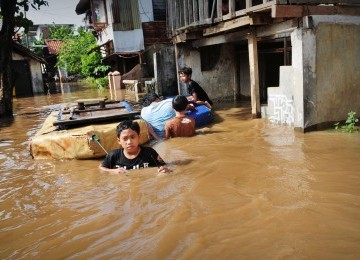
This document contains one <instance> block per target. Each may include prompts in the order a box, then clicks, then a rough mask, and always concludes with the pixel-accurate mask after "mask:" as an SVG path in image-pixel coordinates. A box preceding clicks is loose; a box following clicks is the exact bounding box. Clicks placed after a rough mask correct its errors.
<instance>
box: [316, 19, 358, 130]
mask: <svg viewBox="0 0 360 260" xmlns="http://www.w3.org/2000/svg"><path fill="white" fill-rule="evenodd" d="M316 30H317V34H316V36H317V37H316V45H317V46H318V48H317V57H316V68H317V71H316V74H317V83H316V97H317V109H316V110H314V111H312V113H311V114H310V115H309V121H311V122H314V123H322V122H327V121H339V120H343V119H345V118H346V117H347V113H348V112H350V111H355V112H356V113H357V115H358V116H360V25H351V24H328V23H320V24H319V25H318V26H317V29H316Z"/></svg>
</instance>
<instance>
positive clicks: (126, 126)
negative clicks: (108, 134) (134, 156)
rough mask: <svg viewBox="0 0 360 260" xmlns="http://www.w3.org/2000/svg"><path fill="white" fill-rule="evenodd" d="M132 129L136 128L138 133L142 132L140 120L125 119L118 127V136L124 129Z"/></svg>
mask: <svg viewBox="0 0 360 260" xmlns="http://www.w3.org/2000/svg"><path fill="white" fill-rule="evenodd" d="M126 129H131V130H134V131H135V132H136V133H137V134H140V126H139V124H138V122H136V121H132V120H125V121H122V122H120V124H118V126H117V127H116V136H117V137H120V134H121V132H122V131H123V130H126Z"/></svg>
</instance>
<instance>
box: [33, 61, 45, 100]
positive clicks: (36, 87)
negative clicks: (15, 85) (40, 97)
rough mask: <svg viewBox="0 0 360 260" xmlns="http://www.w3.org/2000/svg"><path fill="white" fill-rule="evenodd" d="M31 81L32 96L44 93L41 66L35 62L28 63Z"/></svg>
mask: <svg viewBox="0 0 360 260" xmlns="http://www.w3.org/2000/svg"><path fill="white" fill-rule="evenodd" d="M30 71H31V80H32V86H33V93H34V94H43V93H44V81H43V76H42V70H41V64H40V63H39V62H38V61H36V60H31V61H30Z"/></svg>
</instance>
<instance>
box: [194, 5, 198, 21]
mask: <svg viewBox="0 0 360 260" xmlns="http://www.w3.org/2000/svg"><path fill="white" fill-rule="evenodd" d="M198 2H199V0H193V9H194V21H199V3H198Z"/></svg>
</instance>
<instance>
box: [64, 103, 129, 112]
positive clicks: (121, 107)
mask: <svg viewBox="0 0 360 260" xmlns="http://www.w3.org/2000/svg"><path fill="white" fill-rule="evenodd" d="M124 108H125V107H124V106H121V105H119V106H115V107H105V108H87V109H85V110H79V109H74V113H75V114H81V113H89V112H97V111H106V110H115V109H124ZM63 114H70V110H65V111H63Z"/></svg>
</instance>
